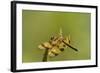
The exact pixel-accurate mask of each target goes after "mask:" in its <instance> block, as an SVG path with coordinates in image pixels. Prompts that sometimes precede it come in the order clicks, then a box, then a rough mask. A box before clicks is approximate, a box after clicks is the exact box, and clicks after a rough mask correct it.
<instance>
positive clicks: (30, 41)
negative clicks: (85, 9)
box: [22, 10, 91, 63]
mask: <svg viewBox="0 0 100 73" xmlns="http://www.w3.org/2000/svg"><path fill="white" fill-rule="evenodd" d="M90 18H91V14H90V13H78V12H54V11H35V10H23V11H22V62H24V63H28V62H41V61H42V58H43V54H44V50H41V49H39V48H38V45H39V44H41V43H43V42H46V41H49V39H50V37H51V36H53V35H57V34H58V33H59V29H60V28H62V30H63V35H64V36H68V35H70V36H71V45H72V46H74V47H76V48H77V49H78V50H79V51H78V52H75V51H73V50H72V49H71V48H66V50H65V51H64V52H62V53H60V54H59V55H58V56H56V57H53V58H49V61H65V60H66V61H67V60H86V59H90V58H91V55H90V53H91V52H90V51H91V49H90V42H91V41H90V24H91V23H90V22H91V21H90Z"/></svg>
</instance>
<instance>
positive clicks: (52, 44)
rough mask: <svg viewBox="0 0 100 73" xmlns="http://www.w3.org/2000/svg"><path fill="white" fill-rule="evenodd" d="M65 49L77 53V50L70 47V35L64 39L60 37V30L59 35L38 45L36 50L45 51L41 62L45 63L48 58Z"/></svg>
mask: <svg viewBox="0 0 100 73" xmlns="http://www.w3.org/2000/svg"><path fill="white" fill-rule="evenodd" d="M67 47H70V48H71V49H73V50H74V51H78V49H76V48H74V47H73V46H71V44H70V35H68V36H66V37H64V36H63V35H62V29H60V31H59V34H58V35H57V36H52V37H51V38H50V40H49V41H48V42H44V43H41V44H40V45H38V48H40V49H44V50H45V52H44V56H43V60H42V61H43V62H47V60H48V56H49V57H55V56H58V55H59V54H60V53H61V52H63V51H64V50H65V48H67Z"/></svg>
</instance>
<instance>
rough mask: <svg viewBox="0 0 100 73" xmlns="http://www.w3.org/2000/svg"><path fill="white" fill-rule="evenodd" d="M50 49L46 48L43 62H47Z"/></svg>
mask: <svg viewBox="0 0 100 73" xmlns="http://www.w3.org/2000/svg"><path fill="white" fill-rule="evenodd" d="M48 51H49V49H48V48H46V49H45V52H44V55H43V60H42V61H43V62H47V59H48Z"/></svg>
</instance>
